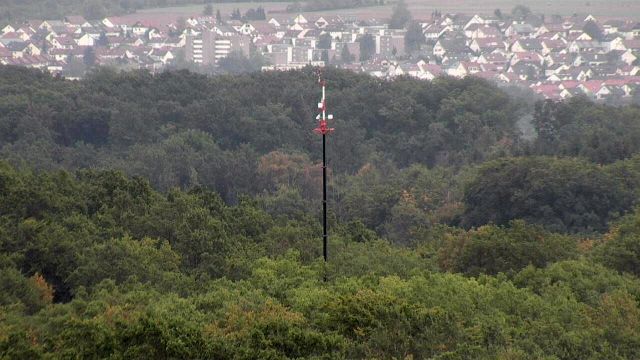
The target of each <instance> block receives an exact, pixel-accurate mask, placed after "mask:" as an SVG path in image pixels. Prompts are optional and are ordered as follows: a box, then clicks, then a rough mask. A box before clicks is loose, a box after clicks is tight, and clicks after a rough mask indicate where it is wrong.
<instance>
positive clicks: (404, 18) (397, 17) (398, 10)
mask: <svg viewBox="0 0 640 360" xmlns="http://www.w3.org/2000/svg"><path fill="white" fill-rule="evenodd" d="M409 21H411V12H410V11H409V8H408V7H407V4H406V3H405V2H404V0H398V2H397V3H396V4H395V6H394V7H393V12H392V13H391V19H390V20H389V28H390V29H402V28H404V27H405V25H407V24H408V23H409Z"/></svg>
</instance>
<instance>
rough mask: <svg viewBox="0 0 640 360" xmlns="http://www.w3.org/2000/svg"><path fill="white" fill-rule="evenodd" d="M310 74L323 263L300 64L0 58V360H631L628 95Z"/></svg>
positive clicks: (634, 257) (639, 137) (634, 333)
mask: <svg viewBox="0 0 640 360" xmlns="http://www.w3.org/2000/svg"><path fill="white" fill-rule="evenodd" d="M326 78H327V81H328V84H329V88H330V91H329V98H328V104H329V107H330V109H331V111H332V112H333V113H334V114H335V115H336V120H335V122H334V124H332V126H334V127H335V128H336V132H335V133H334V134H332V135H331V136H330V138H329V160H330V161H329V165H330V170H331V172H330V209H331V212H330V233H331V237H330V247H329V259H330V261H329V263H328V265H327V266H324V265H323V263H322V262H321V259H320V255H321V239H320V237H319V234H320V232H321V228H320V222H319V210H320V203H319V201H318V200H319V197H320V194H319V189H320V185H319V179H320V169H319V165H318V155H319V151H318V150H319V145H320V144H319V143H320V142H319V138H318V137H317V136H316V135H315V134H313V132H312V131H311V129H313V127H314V125H315V124H314V111H315V109H314V106H313V105H314V104H315V103H317V99H318V97H319V89H318V87H317V80H316V78H315V76H314V74H313V71H312V69H305V70H303V71H295V72H272V73H256V74H246V75H237V76H218V77H206V76H202V75H197V74H193V73H189V72H186V71H181V72H167V73H163V74H160V75H157V76H152V75H149V74H147V73H144V72H123V73H116V72H114V71H112V70H109V69H100V70H98V71H96V72H94V73H93V74H91V75H90V76H88V77H87V78H86V79H84V80H80V81H67V80H64V79H61V78H55V77H51V76H49V75H46V74H43V73H40V72H37V71H32V70H27V69H23V68H13V67H0V156H1V158H2V161H0V358H8V359H37V358H54V359H57V358H126V359H129V358H181V359H193V358H224V359H226V358H237V359H263V358H274V359H284V358H315V359H317V358H347V359H353V358H403V359H404V358H416V359H422V358H436V359H467V358H480V359H496V358H498V359H540V358H559V359H589V358H594V359H595V358H606V359H627V358H628V359H633V358H638V357H640V351H639V349H640V325H639V324H640V308H639V305H638V304H639V303H638V302H639V301H640V278H639V276H640V260H639V259H640V251H639V250H638V249H640V227H639V226H638V224H640V212H639V211H638V210H636V205H637V203H638V196H639V195H640V180H639V179H640V156H639V154H638V153H639V152H640V148H638V147H639V146H640V145H638V144H640V132H638V130H637V129H639V127H638V124H640V109H639V108H637V107H632V106H627V107H608V106H605V105H598V104H594V103H591V102H589V101H587V100H585V99H575V100H572V101H570V102H567V103H552V102H539V103H536V104H530V103H528V102H527V101H525V100H523V99H519V98H515V97H513V96H510V95H509V94H507V93H506V92H505V91H504V90H502V89H499V88H497V87H495V86H494V85H492V84H490V83H488V82H485V81H483V80H479V79H475V78H465V79H462V80H459V79H451V78H441V79H438V80H436V81H434V82H426V81H418V80H414V79H409V78H398V79H395V80H393V81H382V80H379V79H375V78H371V77H368V76H364V75H357V74H353V73H350V72H346V71H339V70H331V69H329V70H327V72H326ZM527 116H531V117H532V118H533V120H532V124H531V126H532V127H533V128H535V130H536V133H537V137H535V138H534V139H531V140H525V139H523V138H521V136H520V133H519V130H518V126H517V125H516V124H517V123H518V122H519V121H520V120H521V119H522V118H523V117H527ZM325 277H326V278H327V281H326V282H325V281H323V279H324V278H325Z"/></svg>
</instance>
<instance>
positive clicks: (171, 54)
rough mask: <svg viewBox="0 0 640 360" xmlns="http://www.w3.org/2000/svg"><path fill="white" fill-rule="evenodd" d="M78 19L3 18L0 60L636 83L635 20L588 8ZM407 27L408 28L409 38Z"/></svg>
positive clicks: (565, 91) (56, 70) (624, 91)
mask: <svg viewBox="0 0 640 360" xmlns="http://www.w3.org/2000/svg"><path fill="white" fill-rule="evenodd" d="M129 19H131V16H127V17H108V18H105V19H103V20H98V21H87V20H85V19H84V18H83V17H81V16H68V17H66V18H64V19H63V20H56V21H51V20H37V21H28V22H25V23H20V24H6V25H0V26H2V27H1V29H0V34H1V35H0V64H5V65H19V66H26V67H31V68H38V69H43V70H47V71H49V72H50V73H52V74H60V75H63V76H65V77H69V78H74V77H81V76H82V74H83V71H84V70H86V68H87V67H90V66H95V65H105V66H113V67H116V68H121V69H147V70H149V71H151V72H159V71H162V70H164V69H167V68H171V67H175V66H176V64H178V63H180V64H190V65H192V66H202V67H205V66H209V67H215V66H216V65H217V64H218V63H219V62H220V61H221V60H222V59H224V58H226V57H228V56H229V55H230V54H232V53H238V54H243V55H244V56H247V57H249V56H251V55H253V54H259V55H260V56H261V57H262V58H263V59H264V63H265V64H264V66H262V70H263V71H275V70H290V69H298V68H302V67H305V66H307V65H313V66H325V65H327V64H330V65H335V66H339V67H342V68H346V69H350V70H353V71H356V72H362V73H367V74H371V75H373V76H376V77H380V78H393V77H397V76H411V77H415V78H419V79H427V80H432V79H434V78H436V77H438V76H443V75H449V76H454V77H460V78H461V77H465V76H477V77H481V78H485V79H488V80H491V81H495V82H497V83H500V84H507V85H518V86H522V87H526V88H529V89H531V90H533V91H534V92H535V93H537V94H539V95H540V96H541V97H543V98H546V99H552V100H563V99H568V98H571V97H574V96H578V95H582V96H587V97H589V98H591V99H594V100H596V101H625V99H631V98H633V97H634V96H635V95H636V92H638V91H640V90H638V89H640V22H635V21H626V20H617V19H607V20H601V19H598V18H596V17H594V16H590V15H589V16H584V17H578V16H573V17H559V16H554V17H551V18H547V19H545V18H542V17H538V16H530V17H528V18H526V19H525V20H519V21H513V20H502V17H501V16H498V15H495V16H494V15H492V16H484V15H465V14H439V13H438V12H434V13H433V14H432V16H431V17H430V18H429V19H425V20H417V21H416V22H414V23H412V25H411V26H413V27H414V28H413V29H411V28H410V26H405V28H403V29H391V28H390V27H389V25H388V24H385V23H384V22H381V21H375V20H368V21H366V22H364V21H359V20H358V19H356V18H348V17H340V16H313V17H311V16H304V15H292V14H277V16H273V17H272V16H271V14H267V16H266V18H265V19H264V20H241V19H221V18H220V15H219V14H218V16H214V15H211V16H194V17H190V18H186V19H179V20H174V21H168V22H167V23H163V22H162V21H161V20H159V19H152V18H151V19H150V18H148V17H146V18H142V17H141V18H140V19H137V20H129ZM415 27H419V30H418V32H419V38H418V39H416V37H415V34H412V35H409V33H410V32H412V31H414V32H415Z"/></svg>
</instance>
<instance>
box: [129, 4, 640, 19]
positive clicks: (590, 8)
mask: <svg viewBox="0 0 640 360" xmlns="http://www.w3.org/2000/svg"><path fill="white" fill-rule="evenodd" d="M406 2H407V4H408V5H409V8H410V9H411V11H412V13H413V15H414V17H416V18H425V17H429V16H430V15H431V12H432V11H433V10H439V11H441V12H458V13H466V14H475V13H478V14H491V13H493V11H494V10H495V9H501V10H502V12H503V13H508V12H510V11H511V9H512V8H513V7H514V6H516V5H518V4H523V5H526V6H528V7H530V8H531V9H532V10H533V11H534V12H535V13H543V14H545V15H554V14H559V15H564V16H569V15H573V14H581V15H584V14H593V15H594V16H600V17H605V18H609V17H624V18H638V19H640V1H638V0H616V1H614V2H612V1H609V0H563V1H552V0H536V1H517V0H447V1H443V0H406ZM288 4H290V3H288V2H273V3H256V2H249V3H223V4H214V8H216V9H220V11H221V12H222V13H223V14H228V13H230V12H231V11H232V10H233V9H235V8H239V9H240V10H242V11H244V10H246V9H248V8H255V7H257V6H262V7H264V8H265V9H266V10H267V11H268V12H271V11H275V12H282V11H283V10H284V9H285V8H286V6H287V5H288ZM392 6H393V5H384V6H373V7H363V8H356V9H340V10H331V11H321V12H315V13H311V14H316V15H317V14H323V15H324V14H326V15H349V16H357V17H359V18H363V19H371V18H387V17H389V15H390V13H391V8H392ZM202 8H203V7H202V5H191V6H183V7H172V8H155V9H146V10H141V11H139V12H140V13H162V14H167V13H171V14H180V15H195V14H198V13H200V12H201V11H202Z"/></svg>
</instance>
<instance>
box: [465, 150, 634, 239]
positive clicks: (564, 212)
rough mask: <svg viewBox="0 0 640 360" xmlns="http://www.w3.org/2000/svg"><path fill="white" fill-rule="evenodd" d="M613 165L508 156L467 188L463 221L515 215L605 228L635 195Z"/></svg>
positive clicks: (555, 226)
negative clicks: (604, 165) (602, 165)
mask: <svg viewBox="0 0 640 360" xmlns="http://www.w3.org/2000/svg"><path fill="white" fill-rule="evenodd" d="M612 170H615V168H607V167H601V166H597V165H594V164H591V163H588V162H586V161H581V160H575V159H556V158H542V157H527V158H507V159H502V160H497V161H493V162H489V163H487V164H485V165H482V166H481V167H480V170H479V171H478V173H477V175H476V177H475V178H474V179H473V180H472V181H471V182H470V183H469V184H468V185H467V187H466V189H465V195H464V202H465V204H466V209H465V213H464V214H463V215H462V224H463V225H466V226H480V225H483V224H487V223H494V224H497V225H504V224H506V223H507V222H508V221H510V220H513V219H523V220H526V221H527V222H531V223H534V224H540V225H543V226H545V227H546V228H547V229H550V230H553V231H559V232H572V233H576V232H585V233H589V232H594V231H603V230H605V229H606V228H607V224H608V223H609V221H611V220H613V219H615V218H616V217H618V216H620V215H621V214H623V213H624V212H625V211H628V210H630V208H631V207H632V205H633V204H634V202H635V200H636V197H635V195H634V193H633V192H634V188H633V187H630V186H629V181H626V180H625V179H624V178H621V177H619V176H616V174H615V173H614V174H612V173H613V172H614V171H612Z"/></svg>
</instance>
